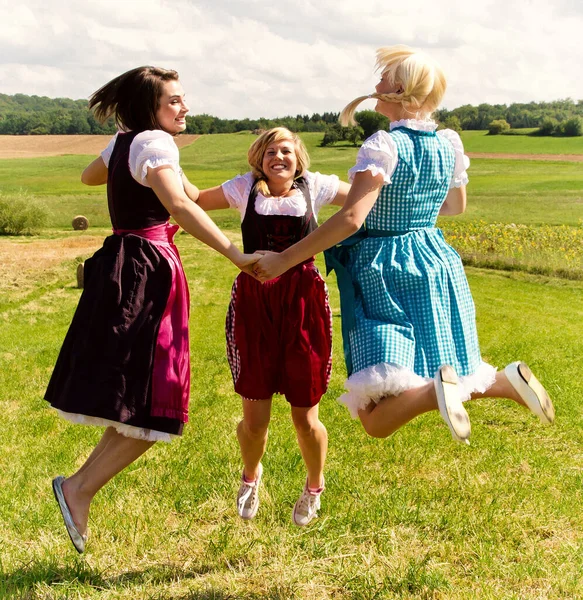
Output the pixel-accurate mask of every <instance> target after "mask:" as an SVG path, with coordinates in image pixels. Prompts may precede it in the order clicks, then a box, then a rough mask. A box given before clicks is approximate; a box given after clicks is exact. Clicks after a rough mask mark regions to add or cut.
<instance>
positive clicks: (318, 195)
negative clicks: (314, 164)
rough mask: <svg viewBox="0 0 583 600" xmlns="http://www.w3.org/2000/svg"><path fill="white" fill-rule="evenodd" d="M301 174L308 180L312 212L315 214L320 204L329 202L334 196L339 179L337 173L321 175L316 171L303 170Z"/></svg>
mask: <svg viewBox="0 0 583 600" xmlns="http://www.w3.org/2000/svg"><path fill="white" fill-rule="evenodd" d="M303 175H304V177H305V179H306V181H307V182H308V187H309V189H310V196H311V197H312V202H313V204H314V212H315V213H316V215H317V214H318V212H319V211H320V209H321V208H322V206H324V205H325V204H330V203H331V202H332V201H333V200H334V198H336V194H337V193H338V186H339V184H340V180H339V179H338V176H337V175H322V173H319V172H318V171H316V172H315V173H312V172H311V171H305V172H304V173H303Z"/></svg>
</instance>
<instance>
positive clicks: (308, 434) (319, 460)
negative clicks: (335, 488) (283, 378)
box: [291, 405, 328, 489]
mask: <svg viewBox="0 0 583 600" xmlns="http://www.w3.org/2000/svg"><path fill="white" fill-rule="evenodd" d="M291 414H292V419H293V422H294V427H295V428H296V435H297V438H298V445H299V447H300V452H301V453H302V457H303V459H304V463H305V464H306V469H307V471H308V487H310V488H313V489H316V488H320V487H322V485H323V484H324V462H325V460H326V452H327V450H328V432H327V431H326V428H325V427H324V424H323V423H322V422H321V421H320V419H319V418H318V405H316V406H312V407H311V408H301V407H297V406H292V407H291Z"/></svg>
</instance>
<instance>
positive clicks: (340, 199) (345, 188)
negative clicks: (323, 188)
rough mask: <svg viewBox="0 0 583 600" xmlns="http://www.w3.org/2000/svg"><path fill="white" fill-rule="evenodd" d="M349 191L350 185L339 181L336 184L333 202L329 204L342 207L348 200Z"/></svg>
mask: <svg viewBox="0 0 583 600" xmlns="http://www.w3.org/2000/svg"><path fill="white" fill-rule="evenodd" d="M349 191H350V184H349V183H346V182H345V181H340V182H339V184H338V192H336V196H334V200H332V202H331V203H330V204H335V205H336V206H344V203H345V202H346V198H348V192H349Z"/></svg>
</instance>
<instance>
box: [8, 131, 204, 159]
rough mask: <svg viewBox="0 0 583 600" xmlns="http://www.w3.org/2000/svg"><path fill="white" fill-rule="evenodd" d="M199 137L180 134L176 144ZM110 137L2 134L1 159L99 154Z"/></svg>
mask: <svg viewBox="0 0 583 600" xmlns="http://www.w3.org/2000/svg"><path fill="white" fill-rule="evenodd" d="M198 137H199V136H198V135H192V134H183V135H179V136H177V137H176V145H177V146H178V147H179V148H184V147H185V146H189V145H190V144H192V142H194V140H196V138H198ZM110 139H111V136H110V135H0V159H1V158H37V157H39V156H62V155H64V154H99V153H100V152H101V151H102V150H103V149H104V148H105V147H106V146H107V144H108V143H109V140H110Z"/></svg>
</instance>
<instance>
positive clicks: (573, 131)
mask: <svg viewBox="0 0 583 600" xmlns="http://www.w3.org/2000/svg"><path fill="white" fill-rule="evenodd" d="M560 131H561V135H565V136H568V137H575V136H579V135H583V119H581V117H571V118H570V119H567V120H566V121H563V123H561V128H560Z"/></svg>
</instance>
